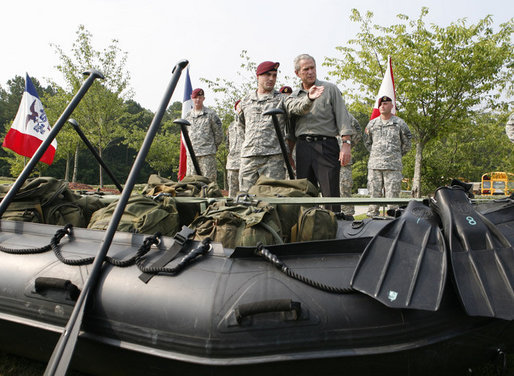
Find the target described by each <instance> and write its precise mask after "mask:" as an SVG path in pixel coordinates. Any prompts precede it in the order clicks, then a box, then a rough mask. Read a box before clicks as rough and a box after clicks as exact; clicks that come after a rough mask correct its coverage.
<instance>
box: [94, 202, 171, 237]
mask: <svg viewBox="0 0 514 376" xmlns="http://www.w3.org/2000/svg"><path fill="white" fill-rule="evenodd" d="M117 205H118V200H116V201H114V202H111V203H110V204H109V205H108V206H106V207H105V208H102V209H99V210H97V211H95V212H94V213H93V215H92V216H91V221H90V222H89V225H88V226H87V228H89V229H93V230H106V229H107V227H108V226H109V223H110V222H111V219H112V215H113V214H114V211H115V209H116V206H117ZM117 230H118V231H125V232H132V233H142V234H155V233H156V232H160V233H161V234H162V235H165V236H173V235H175V233H176V232H177V231H178V230H179V215H178V211H177V207H176V205H175V201H174V200H173V198H172V197H163V198H162V199H161V200H152V199H151V198H149V197H145V196H142V195H140V194H133V195H132V196H130V198H129V200H128V202H127V205H126V206H125V210H124V212H123V215H122V217H121V220H120V223H119V225H118V229H117Z"/></svg>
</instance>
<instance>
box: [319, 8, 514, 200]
mask: <svg viewBox="0 0 514 376" xmlns="http://www.w3.org/2000/svg"><path fill="white" fill-rule="evenodd" d="M427 14H428V8H425V7H424V8H422V9H421V14H420V17H419V18H418V19H417V20H409V17H407V16H405V15H401V14H400V15H398V19H399V20H400V21H401V22H400V23H399V24H396V25H392V26H387V27H385V26H379V25H374V24H372V18H373V13H371V12H367V13H366V15H365V16H364V17H363V16H361V14H360V13H359V12H358V11H357V10H355V9H354V10H352V15H351V17H350V18H351V20H352V21H354V22H358V23H360V24H361V32H360V33H359V34H358V35H357V37H356V39H353V40H350V41H349V42H348V43H349V46H342V47H337V48H336V49H337V50H338V51H340V52H341V53H342V55H343V56H342V57H340V58H327V59H326V61H325V63H324V64H325V65H327V66H329V67H331V68H333V70H332V71H331V72H330V74H331V75H334V76H337V77H339V79H340V81H341V82H350V83H351V86H349V87H348V90H347V91H346V94H347V95H348V96H349V97H350V98H352V99H353V100H357V101H361V102H365V103H368V104H369V110H368V111H369V113H371V104H372V103H374V97H375V95H376V93H377V92H378V89H379V86H380V83H381V81H382V77H383V72H382V66H381V64H380V62H381V61H383V62H385V61H386V60H387V56H388V55H392V60H393V70H394V73H395V83H396V90H397V105H398V109H399V116H400V117H402V118H403V119H404V120H405V121H406V122H407V124H408V125H409V128H410V129H411V131H412V133H413V136H414V143H415V146H416V148H415V157H414V158H415V162H414V171H413V174H414V178H413V194H414V195H415V196H417V197H419V196H420V195H421V172H422V169H423V157H424V150H425V148H426V147H427V146H429V145H430V144H431V143H434V142H436V141H439V140H441V139H442V137H445V136H446V135H448V134H450V133H451V132H454V131H457V130H460V131H461V132H462V131H465V130H466V129H467V127H468V126H469V124H470V120H471V119H474V118H475V117H476V115H477V114H479V113H483V112H487V110H503V111H505V110H506V107H507V103H506V102H505V99H504V98H502V97H501V95H500V93H512V87H513V86H512V85H513V82H512V75H513V69H512V67H508V63H510V62H511V61H512V59H513V57H514V52H513V51H514V49H513V44H512V41H511V34H512V31H513V26H514V23H513V20H512V19H511V20H510V21H509V22H507V23H504V24H502V25H500V27H499V30H498V31H497V32H496V33H495V32H494V31H493V29H492V18H491V16H487V17H485V18H484V19H482V20H480V21H478V23H477V24H474V25H469V26H468V25H467V22H466V20H465V19H463V20H458V21H457V22H456V23H452V24H450V25H449V26H448V27H445V28H443V27H440V26H437V25H430V26H429V27H427V26H426V25H425V21H424V18H425V16H426V15H427Z"/></svg>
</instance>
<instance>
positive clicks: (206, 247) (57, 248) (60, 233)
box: [0, 224, 212, 275]
mask: <svg viewBox="0 0 514 376" xmlns="http://www.w3.org/2000/svg"><path fill="white" fill-rule="evenodd" d="M65 236H70V237H71V236H73V225H71V224H67V225H65V226H64V227H63V228H62V229H59V230H57V231H56V232H55V234H54V236H53V237H52V239H51V240H50V244H48V245H45V246H44V247H40V248H27V249H14V248H6V247H3V246H0V251H2V252H5V253H10V254H19V255H26V254H36V253H44V252H47V251H49V250H53V251H54V254H55V256H56V257H57V259H58V260H59V261H61V262H62V263H63V264H66V265H74V266H81V265H89V264H92V263H93V261H94V260H95V258H94V257H86V258H82V259H67V258H65V257H64V256H63V255H62V253H61V244H60V242H61V240H62V239H63V238H64V237H65ZM160 239H161V234H160V233H159V232H157V233H156V234H154V235H151V236H147V237H146V238H145V239H144V240H143V244H142V245H141V246H140V247H139V249H138V250H137V252H136V255H135V256H133V257H131V258H129V259H127V260H118V259H115V258H112V257H110V256H105V262H107V263H109V264H111V265H113V266H117V267H120V268H125V267H127V266H132V265H136V266H137V267H138V268H139V270H141V271H142V272H143V273H150V274H157V273H168V274H171V275H177V274H179V273H180V272H181V271H182V270H184V269H185V268H186V266H187V265H189V264H192V263H194V262H195V261H197V260H198V259H199V258H200V257H202V256H205V255H206V254H208V253H209V252H210V251H211V250H212V244H211V239H210V238H208V237H207V238H205V239H204V240H203V241H202V242H201V244H200V245H199V246H198V247H196V248H193V249H192V250H191V251H189V252H188V253H187V254H186V255H185V256H184V257H183V258H182V259H181V260H180V261H179V263H178V264H177V265H176V266H175V267H173V268H166V267H163V268H156V267H145V266H144V261H145V260H144V258H145V257H144V256H145V255H146V254H147V253H148V252H149V251H150V249H151V247H152V245H158V244H159V242H160Z"/></svg>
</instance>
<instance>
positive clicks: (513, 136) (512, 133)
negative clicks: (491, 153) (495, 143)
mask: <svg viewBox="0 0 514 376" xmlns="http://www.w3.org/2000/svg"><path fill="white" fill-rule="evenodd" d="M505 132H507V137H509V140H511V141H512V142H514V112H513V113H512V114H510V116H509V120H507V124H506V125H505Z"/></svg>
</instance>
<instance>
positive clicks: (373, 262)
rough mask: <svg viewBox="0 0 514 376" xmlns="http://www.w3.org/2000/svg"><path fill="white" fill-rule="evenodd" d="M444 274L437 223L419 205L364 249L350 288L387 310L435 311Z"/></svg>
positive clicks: (414, 204) (442, 246) (413, 203)
mask: <svg viewBox="0 0 514 376" xmlns="http://www.w3.org/2000/svg"><path fill="white" fill-rule="evenodd" d="M446 270H447V256H446V247H445V243H444V238H443V235H442V232H441V230H440V228H439V223H438V219H437V217H436V216H435V215H434V213H433V212H432V210H431V209H430V208H429V207H427V206H426V205H424V204H423V203H421V202H418V201H410V202H409V205H408V206H407V208H406V209H405V211H404V213H402V215H401V216H400V217H398V218H396V219H395V220H393V221H392V222H391V223H389V224H388V225H387V226H385V227H384V228H383V229H382V230H381V231H380V232H378V233H377V235H375V237H374V238H373V239H372V240H371V242H370V243H369V244H368V246H367V247H366V249H365V250H364V252H363V254H362V256H361V258H360V260H359V263H358V265H357V268H356V269H355V272H354V274H353V277H352V281H351V284H352V287H353V288H354V289H356V290H358V291H361V292H363V293H365V294H368V295H370V296H371V297H373V298H375V299H377V300H378V301H380V302H382V303H383V304H385V305H386V306H388V307H393V308H411V309H423V310H428V311H436V310H437V309H438V308H439V304H440V302H441V298H442V295H443V290H444V285H445V282H446Z"/></svg>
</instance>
